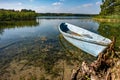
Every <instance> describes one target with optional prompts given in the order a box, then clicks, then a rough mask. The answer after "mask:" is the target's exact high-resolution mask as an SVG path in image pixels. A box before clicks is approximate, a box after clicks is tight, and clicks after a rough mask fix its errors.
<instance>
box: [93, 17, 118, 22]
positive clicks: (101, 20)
mask: <svg viewBox="0 0 120 80" xmlns="http://www.w3.org/2000/svg"><path fill="white" fill-rule="evenodd" d="M93 20H95V21H99V22H120V19H104V18H93Z"/></svg>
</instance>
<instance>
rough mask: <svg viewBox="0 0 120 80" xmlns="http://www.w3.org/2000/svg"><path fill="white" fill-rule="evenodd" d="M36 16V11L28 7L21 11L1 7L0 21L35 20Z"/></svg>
mask: <svg viewBox="0 0 120 80" xmlns="http://www.w3.org/2000/svg"><path fill="white" fill-rule="evenodd" d="M36 16H37V14H36V12H35V11H32V10H27V9H22V10H21V11H18V10H17V11H16V10H6V9H0V21H16V20H33V19H35V18H36Z"/></svg>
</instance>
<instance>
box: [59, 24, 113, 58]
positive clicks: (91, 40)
mask: <svg viewBox="0 0 120 80" xmlns="http://www.w3.org/2000/svg"><path fill="white" fill-rule="evenodd" d="M59 31H60V32H61V33H62V34H63V36H64V38H65V39H66V40H67V41H69V42H70V43H72V44H73V45H75V46H76V47H78V48H80V49H82V50H83V51H85V52H87V53H90V54H92V55H94V56H97V55H98V54H99V53H101V52H102V51H104V50H105V49H106V48H107V46H108V45H109V44H110V43H111V40H110V39H108V38H105V37H103V36H101V35H98V34H96V33H93V32H91V31H88V30H86V29H83V28H80V27H78V26H74V25H72V24H69V23H61V24H60V26H59Z"/></svg>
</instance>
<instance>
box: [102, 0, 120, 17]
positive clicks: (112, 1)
mask: <svg viewBox="0 0 120 80" xmlns="http://www.w3.org/2000/svg"><path fill="white" fill-rule="evenodd" d="M102 2H103V4H102V5H101V6H100V7H101V12H100V15H120V0H102Z"/></svg>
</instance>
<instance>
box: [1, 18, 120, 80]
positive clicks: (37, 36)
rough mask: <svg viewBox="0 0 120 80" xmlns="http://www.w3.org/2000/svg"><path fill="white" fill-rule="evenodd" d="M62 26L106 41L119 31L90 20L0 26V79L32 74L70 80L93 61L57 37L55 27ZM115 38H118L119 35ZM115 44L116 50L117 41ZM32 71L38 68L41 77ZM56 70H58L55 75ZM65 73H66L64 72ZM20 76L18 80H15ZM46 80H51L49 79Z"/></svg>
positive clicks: (92, 58) (7, 23) (58, 35)
mask: <svg viewBox="0 0 120 80" xmlns="http://www.w3.org/2000/svg"><path fill="white" fill-rule="evenodd" d="M62 22H68V23H71V24H74V25H76V26H80V27H83V28H85V29H88V30H90V31H92V32H95V33H98V34H101V35H103V36H105V37H108V38H111V35H113V36H115V35H116V34H117V33H118V32H119V29H120V28H118V27H120V24H118V23H114V24H116V25H114V26H113V25H111V24H110V23H98V22H95V21H93V20H92V19H90V18H79V19H78V18H77V19H75V18H74V19H65V18H64V19H62V18H61V19H55V18H54V19H52V18H50V19H43V18H42V19H36V21H23V22H22V21H21V22H5V23H0V68H1V69H0V75H2V76H3V77H2V78H6V77H4V76H6V74H7V75H8V74H9V75H10V76H7V77H8V78H12V79H17V78H20V77H23V76H24V74H26V76H25V77H27V76H30V75H31V74H32V75H33V74H34V75H35V76H37V77H38V78H39V79H41V77H42V76H43V75H44V76H46V75H48V74H49V75H52V76H54V78H55V79H61V77H62V76H63V72H64V74H66V75H64V76H66V77H69V76H70V71H71V70H72V68H73V67H74V66H75V65H80V64H81V62H82V61H83V60H85V61H87V62H91V61H92V60H94V59H95V58H94V57H93V56H91V55H90V54H87V53H85V52H82V51H81V50H80V49H78V48H76V47H74V46H73V45H71V44H70V43H68V42H67V41H66V40H65V39H64V38H63V37H62V36H61V35H60V33H59V31H58V26H59V24H60V23H62ZM108 26H109V27H108ZM112 29H114V30H112ZM113 32H114V33H113ZM117 36H119V37H120V34H117ZM119 37H118V38H117V39H118V40H119V39H120V38H119ZM117 43H118V46H119V41H118V42H117ZM21 62H22V64H21ZM64 62H65V63H64ZM13 64H14V65H13ZM63 64H64V65H63ZM16 65H17V66H16ZM31 66H32V67H31ZM63 66H65V67H64V68H63ZM33 67H34V68H35V69H36V67H37V68H40V71H42V74H41V72H39V70H38V71H37V72H31V71H32V69H33ZM27 69H29V70H27ZM57 69H60V70H58V71H56V70H57ZM66 69H68V71H66V72H65V71H64V70H66ZM26 70H27V71H26ZM33 70H34V69H33ZM27 72H29V73H30V74H29V73H27ZM56 72H57V73H56ZM67 72H68V73H67ZM13 74H14V75H13ZM19 74H21V76H19V77H17V78H16V76H18V75H19ZM37 74H40V75H39V76H38V75H37ZM30 77H31V76H30ZM48 77H49V76H48ZM64 78H65V77H64ZM49 79H51V80H53V79H52V77H51V78H49ZM65 80H66V79H65Z"/></svg>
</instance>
